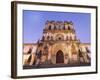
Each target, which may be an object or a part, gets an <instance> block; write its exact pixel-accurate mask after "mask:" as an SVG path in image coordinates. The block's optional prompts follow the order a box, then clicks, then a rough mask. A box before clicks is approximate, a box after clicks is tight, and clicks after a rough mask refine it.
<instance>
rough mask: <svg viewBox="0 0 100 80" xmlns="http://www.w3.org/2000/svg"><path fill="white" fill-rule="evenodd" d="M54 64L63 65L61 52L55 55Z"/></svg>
mask: <svg viewBox="0 0 100 80" xmlns="http://www.w3.org/2000/svg"><path fill="white" fill-rule="evenodd" d="M56 63H57V64H58V63H64V54H63V52H62V51H61V50H59V51H58V52H57V53H56Z"/></svg>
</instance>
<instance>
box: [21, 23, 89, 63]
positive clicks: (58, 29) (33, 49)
mask: <svg viewBox="0 0 100 80" xmlns="http://www.w3.org/2000/svg"><path fill="white" fill-rule="evenodd" d="M90 54H91V53H90V43H81V41H80V40H79V39H78V38H77V35H76V31H75V29H74V24H73V22H71V21H69V22H68V21H64V22H62V21H47V22H46V23H45V28H44V29H43V36H42V39H41V40H38V42H37V43H33V44H24V53H23V64H24V65H38V64H84V63H90V62H91V56H90Z"/></svg>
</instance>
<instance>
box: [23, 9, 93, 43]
mask: <svg viewBox="0 0 100 80" xmlns="http://www.w3.org/2000/svg"><path fill="white" fill-rule="evenodd" d="M47 20H49V21H50V20H55V21H72V22H73V23H74V28H75V31H76V35H77V38H78V39H80V41H81V42H82V43H90V42H91V40H90V36H91V28H90V27H91V14H90V13H75V12H51V11H33V10H23V38H24V39H23V43H36V42H37V41H38V40H39V39H41V37H42V33H43V29H44V27H45V22H46V21H47Z"/></svg>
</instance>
